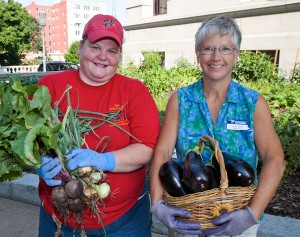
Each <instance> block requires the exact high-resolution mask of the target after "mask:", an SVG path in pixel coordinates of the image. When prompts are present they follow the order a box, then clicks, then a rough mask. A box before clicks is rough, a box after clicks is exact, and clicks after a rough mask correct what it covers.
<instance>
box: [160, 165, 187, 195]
mask: <svg viewBox="0 0 300 237" xmlns="http://www.w3.org/2000/svg"><path fill="white" fill-rule="evenodd" d="M182 176H183V169H182V167H181V166H180V165H179V164H178V163H177V162H175V161H168V162H166V163H164V164H162V166H161V167H160V169H159V178H160V181H161V183H162V186H163V187H164V189H165V190H166V191H167V193H168V194H170V195H171V196H173V197H181V196H185V195H186V194H187V193H186V192H185V190H184V188H183V185H182Z"/></svg>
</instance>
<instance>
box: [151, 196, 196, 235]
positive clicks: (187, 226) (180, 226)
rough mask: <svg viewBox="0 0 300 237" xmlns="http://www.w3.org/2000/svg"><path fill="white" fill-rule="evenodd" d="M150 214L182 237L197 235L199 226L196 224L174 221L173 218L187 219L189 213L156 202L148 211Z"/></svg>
mask: <svg viewBox="0 0 300 237" xmlns="http://www.w3.org/2000/svg"><path fill="white" fill-rule="evenodd" d="M150 211H151V213H152V214H153V215H154V216H155V217H156V218H157V219H158V220H160V221H161V222H162V223H164V225H165V226H167V227H168V228H170V229H172V230H174V231H176V232H178V233H180V234H184V235H199V234H202V231H201V230H200V228H201V225H200V224H199V223H197V222H184V221H179V220H176V219H175V217H182V218H189V217H190V213H189V212H188V211H186V210H183V209H181V208H177V207H173V206H170V205H168V204H166V203H165V202H164V201H163V200H158V201H157V202H156V203H154V205H153V206H152V207H151V209H150Z"/></svg>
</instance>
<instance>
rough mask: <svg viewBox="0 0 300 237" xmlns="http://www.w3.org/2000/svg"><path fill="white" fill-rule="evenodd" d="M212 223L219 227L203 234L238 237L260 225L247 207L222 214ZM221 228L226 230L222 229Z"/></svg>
mask: <svg viewBox="0 0 300 237" xmlns="http://www.w3.org/2000/svg"><path fill="white" fill-rule="evenodd" d="M212 223H213V224H214V225H217V227H216V228H213V229H210V230H204V231H203V234H205V235H215V236H220V235H226V236H227V235H228V236H236V235H240V234H242V233H243V232H244V231H245V230H247V229H249V228H250V227H251V226H253V225H255V224H258V223H259V221H258V220H257V219H256V218H255V217H254V215H253V212H252V210H251V208H250V207H246V208H245V209H242V210H237V211H233V212H227V213H225V214H222V215H220V216H218V217H216V218H215V219H213V220H212ZM220 227H224V228H222V229H220Z"/></svg>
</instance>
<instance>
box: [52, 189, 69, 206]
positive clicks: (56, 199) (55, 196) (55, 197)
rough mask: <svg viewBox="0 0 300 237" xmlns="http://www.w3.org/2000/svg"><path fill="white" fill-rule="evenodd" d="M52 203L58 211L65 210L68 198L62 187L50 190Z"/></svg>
mask: <svg viewBox="0 0 300 237" xmlns="http://www.w3.org/2000/svg"><path fill="white" fill-rule="evenodd" d="M52 203H53V205H54V206H55V207H56V208H57V209H59V210H62V209H65V208H67V206H68V203H69V198H68V196H67V194H66V192H65V189H64V187H63V186H56V187H54V188H53V189H52Z"/></svg>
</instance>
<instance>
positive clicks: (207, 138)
mask: <svg viewBox="0 0 300 237" xmlns="http://www.w3.org/2000/svg"><path fill="white" fill-rule="evenodd" d="M204 142H210V143H211V144H212V145H213V146H214V148H215V156H216V159H217V161H218V163H219V165H220V173H221V180H220V189H221V190H222V191H224V190H225V189H227V188H228V176H227V172H226V168H225V163H224V157H223V155H222V151H221V150H220V148H219V145H218V141H217V140H214V139H213V138H212V137H210V136H203V137H201V138H200V141H199V151H200V154H201V153H202V151H203V149H204Z"/></svg>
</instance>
